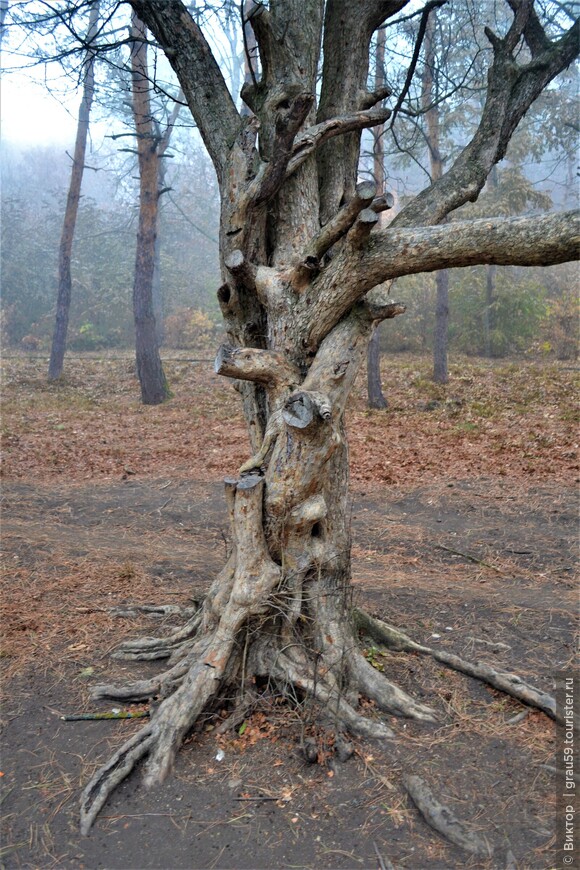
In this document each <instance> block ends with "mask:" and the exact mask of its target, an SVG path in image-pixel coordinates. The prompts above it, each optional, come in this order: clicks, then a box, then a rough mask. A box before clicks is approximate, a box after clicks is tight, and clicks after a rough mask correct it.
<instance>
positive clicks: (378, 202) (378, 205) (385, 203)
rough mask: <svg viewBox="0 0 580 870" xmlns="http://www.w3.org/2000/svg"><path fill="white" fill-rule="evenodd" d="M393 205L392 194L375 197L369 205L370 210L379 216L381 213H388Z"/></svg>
mask: <svg viewBox="0 0 580 870" xmlns="http://www.w3.org/2000/svg"><path fill="white" fill-rule="evenodd" d="M394 205H395V197H394V196H393V194H392V193H383V194H382V195H381V196H376V197H375V198H374V199H373V201H372V202H371V204H370V208H372V210H373V211H376V212H377V214H379V213H380V212H382V211H388V210H389V209H391V208H393V206H394Z"/></svg>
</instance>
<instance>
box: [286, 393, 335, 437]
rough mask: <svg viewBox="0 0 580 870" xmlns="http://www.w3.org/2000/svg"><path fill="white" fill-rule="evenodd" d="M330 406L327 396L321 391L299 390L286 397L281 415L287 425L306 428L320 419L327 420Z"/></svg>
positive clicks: (330, 412) (330, 414) (329, 415)
mask: <svg viewBox="0 0 580 870" xmlns="http://www.w3.org/2000/svg"><path fill="white" fill-rule="evenodd" d="M331 416H332V408H331V406H330V402H329V400H328V398H327V397H326V396H325V395H324V394H323V393H316V392H314V391H312V390H309V391H306V390H301V391H300V392H297V393H293V394H292V395H291V396H289V397H288V399H286V403H285V405H284V410H283V411H282V417H283V419H284V422H285V423H286V424H287V425H288V426H292V428H294V429H308V427H309V426H311V425H312V424H314V423H316V422H320V421H321V420H329V419H330V418H331Z"/></svg>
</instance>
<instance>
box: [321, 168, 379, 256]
mask: <svg viewBox="0 0 580 870" xmlns="http://www.w3.org/2000/svg"><path fill="white" fill-rule="evenodd" d="M376 192H377V186H376V184H375V182H374V181H361V183H360V184H357V186H356V191H355V195H354V196H353V197H352V199H351V200H350V201H349V202H348V203H347V204H346V205H344V206H343V207H342V208H341V209H340V211H338V212H337V213H336V215H335V216H334V218H332V220H330V221H328V223H327V224H326V226H324V227H323V228H322V230H321V231H320V233H319V235H318V236H317V237H316V238H315V239H313V241H312V243H311V245H310V246H309V248H308V250H307V251H306V256H308V255H310V256H314V257H317V258H318V259H320V258H321V257H322V256H323V255H324V254H325V253H326V252H327V251H328V250H329V249H330V248H331V247H332V245H334V244H335V242H337V241H338V240H339V239H340V238H341V237H342V236H343V235H344V234H345V233H347V232H348V230H349V229H350V228H351V227H352V225H353V223H354V222H355V221H356V220H357V218H358V217H359V215H360V214H361V213H362V212H363V211H364V210H365V209H366V208H367V206H368V205H370V204H371V203H372V202H373V200H374V197H375V196H376Z"/></svg>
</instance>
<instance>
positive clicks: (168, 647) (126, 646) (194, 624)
mask: <svg viewBox="0 0 580 870" xmlns="http://www.w3.org/2000/svg"><path fill="white" fill-rule="evenodd" d="M188 610H189V608H188ZM201 620H202V611H201V608H200V609H199V610H196V611H195V613H194V615H193V616H192V617H191V618H190V619H188V621H187V622H186V623H185V625H184V626H182V627H181V628H179V629H177V630H176V631H174V632H172V633H171V634H169V635H166V636H165V637H141V638H136V639H132V640H128V641H125V642H124V643H122V644H121V645H120V646H119V648H118V649H117V650H116V651H115V652H114V653H113V658H115V659H122V660H129V661H153V660H155V659H167V658H170V656H172V655H174V654H175V653H176V652H177V651H179V650H180V649H182V648H183V645H184V643H185V642H186V641H188V640H190V639H191V638H192V637H194V636H195V635H196V633H197V631H198V628H199V626H200V625H201Z"/></svg>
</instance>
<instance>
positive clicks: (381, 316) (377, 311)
mask: <svg viewBox="0 0 580 870" xmlns="http://www.w3.org/2000/svg"><path fill="white" fill-rule="evenodd" d="M364 308H365V311H366V313H367V314H368V316H369V317H370V318H371V320H372V321H373V322H374V323H376V322H377V321H381V320H390V319H391V318H393V317H397V316H398V315H399V314H404V313H405V311H406V310H407V306H406V305H403V303H402V302H392V301H390V302H385V303H384V304H382V305H379V304H374V303H372V302H366V303H365V305H364Z"/></svg>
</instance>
